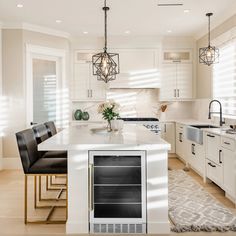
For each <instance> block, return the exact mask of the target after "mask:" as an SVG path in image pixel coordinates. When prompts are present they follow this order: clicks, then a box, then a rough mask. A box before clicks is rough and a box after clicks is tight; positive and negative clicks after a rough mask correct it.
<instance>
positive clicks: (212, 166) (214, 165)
mask: <svg viewBox="0 0 236 236" xmlns="http://www.w3.org/2000/svg"><path fill="white" fill-rule="evenodd" d="M208 165H209V166H211V167H214V168H215V167H216V166H215V165H212V164H211V163H210V162H208Z"/></svg>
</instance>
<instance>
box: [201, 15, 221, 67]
mask: <svg viewBox="0 0 236 236" xmlns="http://www.w3.org/2000/svg"><path fill="white" fill-rule="evenodd" d="M206 16H207V17H208V47H205V48H200V49H199V62H200V63H202V64H205V65H208V66H210V65H212V64H215V63H218V62H219V49H218V48H216V47H214V46H211V28H210V27H211V21H210V17H211V16H213V13H207V14H206Z"/></svg>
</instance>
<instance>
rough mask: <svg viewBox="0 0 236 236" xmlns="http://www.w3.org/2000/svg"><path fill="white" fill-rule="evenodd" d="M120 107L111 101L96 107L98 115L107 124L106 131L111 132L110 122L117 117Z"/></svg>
mask: <svg viewBox="0 0 236 236" xmlns="http://www.w3.org/2000/svg"><path fill="white" fill-rule="evenodd" d="M119 108H120V105H119V104H118V103H116V102H114V101H113V100H109V101H107V102H103V103H101V104H100V105H99V106H98V113H100V114H102V118H103V119H104V120H106V121H107V122H108V131H111V120H114V119H117V118H118V117H119Z"/></svg>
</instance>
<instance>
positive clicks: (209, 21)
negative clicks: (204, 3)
mask: <svg viewBox="0 0 236 236" xmlns="http://www.w3.org/2000/svg"><path fill="white" fill-rule="evenodd" d="M210 17H211V16H210V15H209V16H208V46H209V47H210V46H211V20H210Z"/></svg>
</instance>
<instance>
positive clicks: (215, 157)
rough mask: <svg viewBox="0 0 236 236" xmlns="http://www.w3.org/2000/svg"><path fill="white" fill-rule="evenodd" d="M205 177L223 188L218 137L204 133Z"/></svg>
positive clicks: (221, 161) (221, 160)
mask: <svg viewBox="0 0 236 236" xmlns="http://www.w3.org/2000/svg"><path fill="white" fill-rule="evenodd" d="M204 140H205V150H206V177H207V178H209V179H210V180H212V181H213V182H214V183H216V184H217V185H219V186H220V187H222V186H223V159H222V150H221V145H220V142H221V141H220V136H219V135H215V134H212V133H205V137H204Z"/></svg>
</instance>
